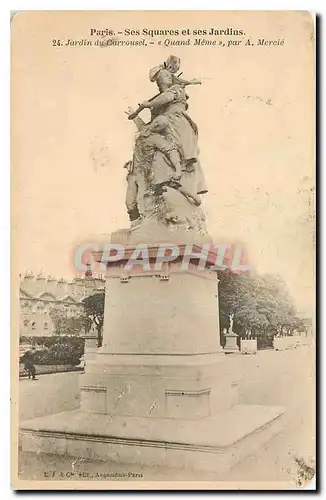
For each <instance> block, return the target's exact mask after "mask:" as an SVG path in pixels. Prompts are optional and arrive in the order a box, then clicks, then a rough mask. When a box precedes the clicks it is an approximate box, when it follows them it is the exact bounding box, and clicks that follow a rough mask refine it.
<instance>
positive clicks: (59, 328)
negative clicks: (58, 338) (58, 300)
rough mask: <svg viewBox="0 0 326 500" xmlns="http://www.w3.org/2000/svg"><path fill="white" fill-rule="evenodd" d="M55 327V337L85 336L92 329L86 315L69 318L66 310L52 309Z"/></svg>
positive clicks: (51, 314)
mask: <svg viewBox="0 0 326 500" xmlns="http://www.w3.org/2000/svg"><path fill="white" fill-rule="evenodd" d="M50 316H51V319H52V321H53V326H54V335H66V336H72V337H78V336H80V335H84V334H85V332H87V330H88V329H89V327H90V321H89V320H88V318H87V317H85V314H83V313H81V314H79V315H78V316H70V317H68V316H67V315H66V313H65V311H64V310H61V309H52V311H51V312H50Z"/></svg>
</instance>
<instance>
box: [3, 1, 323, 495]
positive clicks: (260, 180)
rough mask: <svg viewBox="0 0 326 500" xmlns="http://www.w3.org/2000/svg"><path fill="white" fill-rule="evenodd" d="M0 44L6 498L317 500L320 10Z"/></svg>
mask: <svg viewBox="0 0 326 500" xmlns="http://www.w3.org/2000/svg"><path fill="white" fill-rule="evenodd" d="M11 37H12V47H11V57H12V62H11V71H12V87H11V90H12V92H11V95H12V101H11V110H12V129H11V144H12V200H13V202H12V234H13V245H12V318H13V321H12V485H13V487H14V488H15V489H21V490H23V489H38V490H43V489H44V490H51V489H80V490H110V489H112V490H118V489H123V490H126V489H129V490H141V489H152V490H165V489H166V490H168V489H170V490H171V489H187V490H198V489H219V490H230V489H231V490H232V489H242V490H250V489H256V490H257V489H262V490H291V489H299V488H305V487H308V486H309V485H311V484H313V481H315V479H316V467H317V465H316V452H315V445H316V425H315V417H316V386H315V379H316V368H315V354H316V352H315V349H316V347H315V346H316V333H315V18H314V15H313V14H311V13H310V12H305V11H274V12H272V11H255V12H251V11H241V12H240V11H230V12H227V11H211V12H201V11H198V12H196V11H188V12H186V11H173V12H172V11H171V12H170V11H169V12H168V11H161V12H149V11H135V12H130V11H124V12H122V11H121V12H120V11H75V12H73V11H22V12H14V13H12V17H11Z"/></svg>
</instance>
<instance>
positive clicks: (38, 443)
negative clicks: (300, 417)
mask: <svg viewBox="0 0 326 500" xmlns="http://www.w3.org/2000/svg"><path fill="white" fill-rule="evenodd" d="M283 412H284V410H283V409H282V408H279V407H269V406H256V405H237V406H233V407H232V408H230V409H229V410H228V411H226V412H224V413H222V414H219V415H216V416H213V417H208V418H204V419H199V420H196V421H194V420H191V419H190V420H187V419H180V420H175V419H169V418H165V419H156V418H155V419H153V418H136V417H115V416H110V415H96V414H86V413H83V412H81V411H80V410H74V411H71V412H65V413H60V414H57V415H49V416H46V417H41V418H37V419H33V420H30V421H26V422H24V423H23V424H22V425H21V446H22V449H23V450H24V451H30V452H35V453H52V454H59V455H71V456H74V457H83V458H85V459H97V460H99V459H100V460H106V461H113V462H118V463H125V464H138V465H139V466H140V467H141V466H161V467H173V468H179V469H180V468H181V469H192V470H204V471H212V472H216V473H217V475H218V476H221V475H223V474H224V473H225V472H226V471H227V470H229V469H230V468H231V467H232V466H233V465H234V464H235V463H237V462H239V461H241V460H243V459H244V458H245V457H246V456H248V455H250V454H251V453H253V452H254V451H255V450H257V449H258V448H259V447H260V446H261V445H262V444H263V443H264V442H266V441H268V440H269V439H270V438H272V437H273V436H274V435H275V434H276V433H277V432H278V431H279V430H280V429H281V427H282V418H281V416H282V414H283Z"/></svg>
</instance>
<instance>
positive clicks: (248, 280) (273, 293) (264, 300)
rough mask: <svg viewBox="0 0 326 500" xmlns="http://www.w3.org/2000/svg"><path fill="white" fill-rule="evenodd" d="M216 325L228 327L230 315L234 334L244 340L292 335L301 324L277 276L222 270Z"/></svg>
mask: <svg viewBox="0 0 326 500" xmlns="http://www.w3.org/2000/svg"><path fill="white" fill-rule="evenodd" d="M219 279H220V284H219V289H220V293H219V302H220V323H221V326H222V327H224V328H225V327H226V328H227V327H228V325H229V314H230V313H234V315H235V316H234V325H235V331H236V332H237V333H239V334H240V335H241V336H244V337H247V338H248V337H256V336H257V335H264V336H266V337H268V336H271V335H272V336H273V335H274V334H279V335H281V334H282V333H283V332H284V330H286V333H287V334H292V333H293V330H294V329H295V328H300V327H301V324H302V322H300V320H299V318H298V317H297V316H296V311H295V307H294V305H293V302H292V299H291V297H290V294H289V292H288V289H287V287H286V284H285V282H284V281H283V279H282V278H281V277H280V276H277V275H271V274H265V275H263V276H259V275H253V274H250V273H242V274H235V273H233V272H232V271H231V270H225V271H223V272H221V273H220V275H219Z"/></svg>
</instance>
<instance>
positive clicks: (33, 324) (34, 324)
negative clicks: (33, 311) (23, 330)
mask: <svg viewBox="0 0 326 500" xmlns="http://www.w3.org/2000/svg"><path fill="white" fill-rule="evenodd" d="M32 330H36V323H35V321H33V323H32Z"/></svg>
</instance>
